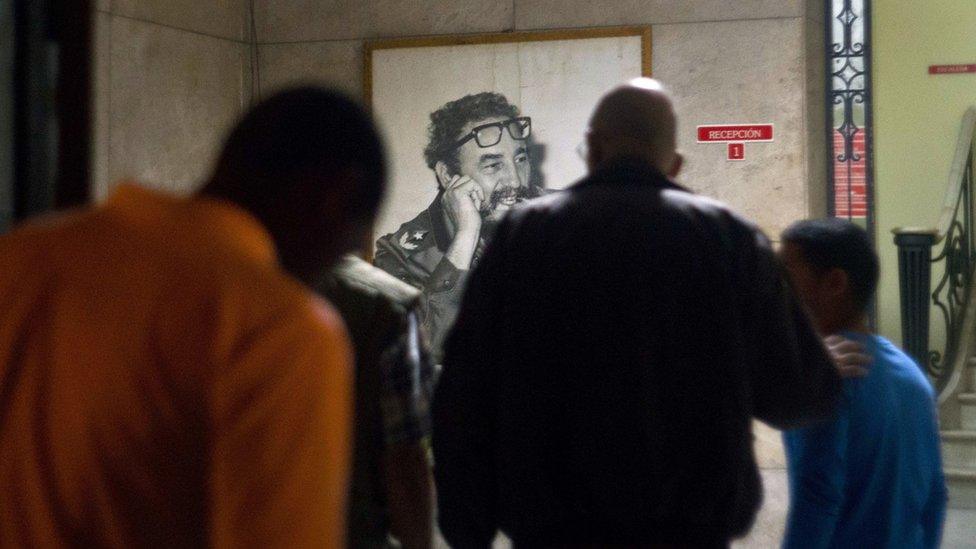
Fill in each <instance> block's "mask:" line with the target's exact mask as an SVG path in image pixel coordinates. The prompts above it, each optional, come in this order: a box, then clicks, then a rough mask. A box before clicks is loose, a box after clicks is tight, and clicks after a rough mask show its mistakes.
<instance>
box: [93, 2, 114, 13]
mask: <svg viewBox="0 0 976 549" xmlns="http://www.w3.org/2000/svg"><path fill="white" fill-rule="evenodd" d="M111 9H112V0H96V1H95V11H103V12H108V11H109V10H111Z"/></svg>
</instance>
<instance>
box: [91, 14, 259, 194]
mask: <svg viewBox="0 0 976 549" xmlns="http://www.w3.org/2000/svg"><path fill="white" fill-rule="evenodd" d="M246 7H247V1H246V0H212V1H208V2H200V1H197V0H178V1H177V0H99V1H98V2H97V3H96V13H95V16H94V17H95V48H94V49H95V78H94V80H95V92H94V102H95V108H94V117H93V123H94V126H95V143H94V158H93V182H92V184H93V194H94V195H95V197H96V199H102V198H104V197H105V196H106V195H107V194H108V193H109V191H110V189H111V188H112V186H113V185H115V184H116V183H117V182H118V181H119V180H121V179H135V180H138V181H140V182H141V183H144V184H146V185H150V186H154V187H163V188H168V189H172V190H175V191H177V192H189V191H190V190H192V189H194V188H195V187H196V185H198V184H199V183H200V182H201V181H202V179H203V178H205V177H206V174H207V172H208V171H209V169H210V164H211V162H212V159H213V156H214V153H215V151H216V147H217V145H218V144H219V142H220V140H221V138H222V137H223V135H224V133H225V131H226V130H227V128H228V127H229V125H230V124H231V123H232V122H233V121H234V119H235V118H236V117H237V116H239V115H240V113H241V111H242V110H243V108H244V107H246V105H247V104H248V103H249V101H250V95H251V94H250V89H251V85H250V72H251V71H250V64H251V62H250V59H251V54H252V50H253V48H252V47H251V44H250V41H249V38H250V30H249V29H250V27H249V26H248V24H247V22H248V21H249V16H248V15H249V13H248V11H247V9H246Z"/></svg>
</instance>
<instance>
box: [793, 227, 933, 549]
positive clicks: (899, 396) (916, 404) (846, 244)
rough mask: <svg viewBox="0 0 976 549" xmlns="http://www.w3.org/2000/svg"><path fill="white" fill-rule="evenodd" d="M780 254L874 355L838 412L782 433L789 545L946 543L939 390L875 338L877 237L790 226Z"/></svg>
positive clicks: (826, 316)
mask: <svg viewBox="0 0 976 549" xmlns="http://www.w3.org/2000/svg"><path fill="white" fill-rule="evenodd" d="M782 242H783V246H782V249H781V251H780V254H781V257H782V259H783V263H784V265H785V267H786V269H787V271H788V272H789V276H790V279H791V282H792V283H793V287H794V289H795V290H796V292H797V294H798V296H799V297H800V300H801V301H802V302H803V303H804V305H805V306H806V308H807V311H808V312H809V314H810V317H811V319H812V321H813V324H814V326H815V327H816V329H817V331H818V332H819V333H820V334H821V335H823V336H831V335H841V336H843V337H845V338H847V339H849V340H854V341H856V342H859V343H860V344H861V345H863V347H864V352H865V353H867V354H868V355H870V356H871V357H872V359H873V361H872V365H871V367H870V368H869V370H868V371H867V374H866V375H865V376H864V377H861V378H851V379H846V380H844V390H843V397H842V399H841V402H840V403H839V406H838V411H837V414H836V415H835V416H834V418H833V419H831V420H828V421H826V422H823V423H820V424H817V425H814V426H811V427H808V428H804V429H796V430H793V431H787V432H785V433H784V435H783V439H784V444H785V448H786V457H787V473H788V476H789V485H790V511H789V515H788V517H787V524H786V534H785V537H784V540H783V547H784V548H787V549H794V548H804V549H807V548H818V547H862V548H869V547H897V548H914V547H924V548H929V547H938V545H939V540H940V538H941V534H942V522H943V519H944V516H945V505H946V488H945V480H944V478H943V476H942V462H941V458H940V455H939V431H938V420H937V415H936V405H935V395H934V392H933V390H932V387H931V385H930V384H929V382H928V380H927V379H926V378H925V375H924V374H923V373H922V372H921V370H920V369H919V368H918V366H916V364H915V363H914V362H913V361H912V360H911V359H910V358H909V357H908V356H907V355H905V354H904V353H903V352H902V351H900V350H899V349H897V348H896V347H895V346H894V345H892V344H891V343H890V342H889V341H888V340H886V339H884V338H882V337H880V336H877V335H875V334H872V333H870V331H869V330H868V326H867V315H866V309H867V306H868V304H869V303H870V301H871V297H872V295H873V294H874V290H875V288H876V286H877V280H878V258H877V256H876V255H875V253H874V250H873V247H872V245H871V241H870V239H869V238H868V235H867V233H865V232H864V230H862V229H861V228H860V227H858V226H857V225H854V224H853V223H850V222H847V221H844V220H840V219H822V220H811V221H801V222H799V223H795V224H794V225H792V226H790V227H789V228H787V229H786V231H785V232H784V233H783V235H782Z"/></svg>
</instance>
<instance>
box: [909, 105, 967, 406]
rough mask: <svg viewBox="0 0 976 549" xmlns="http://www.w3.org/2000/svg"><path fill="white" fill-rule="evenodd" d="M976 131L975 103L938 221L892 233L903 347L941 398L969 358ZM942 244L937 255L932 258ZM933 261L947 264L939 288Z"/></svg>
mask: <svg viewBox="0 0 976 549" xmlns="http://www.w3.org/2000/svg"><path fill="white" fill-rule="evenodd" d="M974 134H976V107H970V108H969V110H967V111H966V114H965V115H964V116H963V120H962V128H961V129H960V133H959V141H958V142H957V144H956V151H955V156H954V158H953V161H952V166H951V169H950V171H949V181H948V188H947V189H946V195H945V201H944V202H943V206H942V213H941V214H940V216H939V223H938V225H937V226H936V227H934V228H915V227H906V228H898V229H895V230H894V231H892V232H894V234H895V245H897V246H898V283H899V290H900V297H901V335H902V345H903V347H904V348H905V351H906V352H907V353H908V354H909V355H911V356H912V358H914V359H915V361H916V362H918V364H919V366H920V367H921V368H922V370H923V371H924V372H925V373H926V374H927V375H928V376H929V379H931V380H932V383H933V385H934V387H935V389H936V392H937V393H938V394H939V395H940V400H941V397H942V396H943V393H948V392H951V390H952V386H953V385H954V383H953V381H954V380H955V379H957V378H958V375H959V373H960V372H961V368H960V367H959V365H958V363H959V362H960V361H962V362H964V361H965V358H966V357H965V356H960V355H961V353H960V347H961V345H962V344H964V343H965V341H964V339H965V338H963V324H964V321H965V320H966V318H967V317H966V310H967V308H968V307H967V304H968V303H969V301H970V288H971V286H972V282H973V280H974V269H976V234H974V227H973V221H974V214H976V212H974V210H973V207H974V202H976V201H974V189H973V184H974V181H973V146H974V144H976V140H974ZM937 245H938V246H940V247H939V248H938V253H937V255H936V256H935V257H932V251H933V248H935V247H936V246H937ZM933 264H942V267H943V270H942V273H941V275H940V277H939V280H938V282H937V283H936V285H935V288H934V289H933V288H932V266H933ZM932 311H935V317H936V319H937V321H941V322H942V327H943V328H944V330H945V342H944V345H941V346H940V347H941V348H939V349H932V348H931V347H930V345H931V344H930V342H929V335H930V316H931V312H932ZM970 316H972V313H970ZM947 389H948V390H947Z"/></svg>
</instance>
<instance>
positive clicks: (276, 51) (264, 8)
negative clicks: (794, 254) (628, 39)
mask: <svg viewBox="0 0 976 549" xmlns="http://www.w3.org/2000/svg"><path fill="white" fill-rule="evenodd" d="M814 3H819V2H814ZM806 4H807V2H804V1H802V0H739V1H736V2H726V1H724V0H697V1H694V2H686V1H678V0H652V1H648V0H596V1H594V0H428V1H420V0H372V1H361V0H304V1H298V0H256V2H255V28H256V35H257V51H258V58H259V67H260V75H259V79H258V83H257V84H258V88H259V89H260V92H261V93H262V94H267V93H269V92H271V91H273V90H274V89H277V88H279V87H281V86H283V85H287V84H292V83H298V82H308V81H311V82H319V83H324V84H328V85H334V86H338V87H340V88H342V89H345V90H346V91H348V92H350V93H352V94H355V95H357V96H361V95H362V82H363V74H362V67H363V53H362V52H363V43H364V41H365V40H368V39H375V38H392V37H401V36H420V35H435V34H461V33H483V32H505V31H512V30H538V29H555V28H582V27H601V26H615V25H651V26H652V28H653V57H654V59H653V71H654V75H655V76H656V77H657V78H660V79H661V80H663V81H664V82H665V84H667V85H668V86H669V87H670V88H671V90H672V91H673V93H674V95H675V100H676V106H677V109H678V113H679V118H680V122H681V127H680V137H679V141H680V146H681V148H682V149H683V152H684V153H685V155H686V157H687V160H688V162H687V164H686V171H685V172H684V174H683V176H682V178H681V179H682V180H683V182H684V183H685V184H687V185H688V186H690V187H692V188H693V189H695V190H697V191H700V192H702V193H704V194H707V195H710V196H713V197H716V198H719V199H721V200H724V201H726V202H728V203H730V204H732V205H733V206H735V207H736V208H737V209H739V210H740V211H741V212H743V213H744V214H745V215H747V216H748V217H750V218H752V219H755V220H757V221H758V222H759V223H760V225H761V226H762V227H763V228H764V229H766V230H767V232H769V233H770V235H771V236H775V235H777V234H778V233H779V232H780V230H781V229H782V228H783V227H784V226H785V225H787V224H788V223H789V222H791V221H793V220H796V219H799V218H803V217H806V216H807V215H808V213H809V212H810V211H813V212H815V213H816V212H819V211H822V204H821V205H818V204H815V203H812V202H811V196H814V195H815V196H823V195H824V194H825V193H824V192H822V191H821V190H819V188H818V190H817V191H816V192H815V193H811V191H810V188H809V187H808V185H807V184H806V181H807V179H808V177H809V176H810V173H809V172H810V168H809V167H808V156H807V150H808V148H807V143H808V139H809V138H808V131H809V126H810V123H809V122H808V120H807V116H808V109H807V106H808V103H809V102H808V100H807V99H808V95H807V90H808V85H809V83H808V77H807V72H808V71H807V66H808V62H807V55H806V50H805V48H806V45H807V42H808V40H807V34H806V31H807V27H806V19H807V18H806ZM817 32H818V33H822V28H818V29H817ZM814 63H815V64H817V63H821V61H819V59H817V60H815V61H814ZM813 112H815V114H816V115H817V116H819V117H820V118H822V116H823V111H822V110H817V109H813ZM380 122H381V123H382V120H381V121H380ZM729 122H773V123H775V124H776V132H777V134H776V141H775V142H774V143H769V144H748V145H746V155H747V156H746V158H747V160H746V161H745V162H728V161H726V160H725V155H726V150H725V146H724V145H721V144H713V145H699V144H697V143H695V141H696V138H695V126H696V125H698V124H704V123H729ZM818 122H819V120H818ZM820 128H822V126H820ZM583 131H584V128H580V135H581V137H582V133H583ZM818 131H819V132H820V133H819V134H817V135H818V136H822V135H823V133H822V129H818ZM819 139H820V140H822V137H819ZM817 169H820V168H819V167H816V168H814V170H817ZM821 177H822V172H821Z"/></svg>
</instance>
